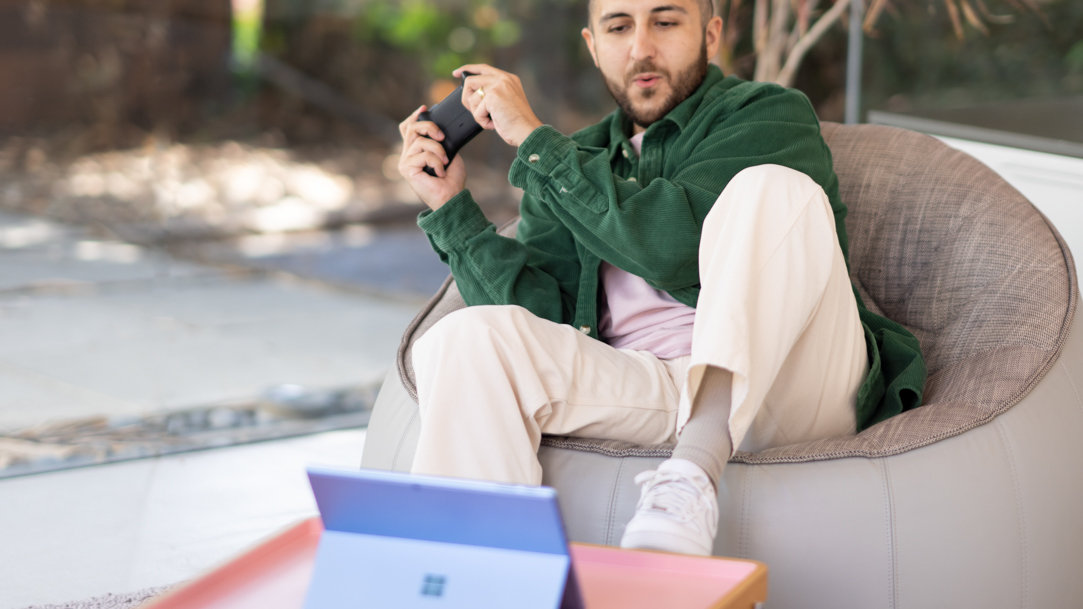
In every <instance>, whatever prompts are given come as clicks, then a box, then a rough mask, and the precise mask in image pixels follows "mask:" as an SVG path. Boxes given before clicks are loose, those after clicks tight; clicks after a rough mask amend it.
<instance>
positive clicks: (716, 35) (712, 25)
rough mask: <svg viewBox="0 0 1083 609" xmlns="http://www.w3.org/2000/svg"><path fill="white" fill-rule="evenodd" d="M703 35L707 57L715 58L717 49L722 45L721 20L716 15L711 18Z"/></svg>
mask: <svg viewBox="0 0 1083 609" xmlns="http://www.w3.org/2000/svg"><path fill="white" fill-rule="evenodd" d="M703 35H704V43H705V44H706V45H707V57H711V58H714V57H717V56H718V47H719V45H720V44H721V43H722V18H721V17H719V16H718V15H715V16H714V17H711V20H710V21H708V22H707V28H706V30H705V31H704V33H703Z"/></svg>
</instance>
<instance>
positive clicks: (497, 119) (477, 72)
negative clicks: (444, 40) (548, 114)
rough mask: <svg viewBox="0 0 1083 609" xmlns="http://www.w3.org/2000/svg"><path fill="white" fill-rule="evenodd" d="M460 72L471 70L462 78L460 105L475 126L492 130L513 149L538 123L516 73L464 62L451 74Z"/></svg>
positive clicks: (456, 74)
mask: <svg viewBox="0 0 1083 609" xmlns="http://www.w3.org/2000/svg"><path fill="white" fill-rule="evenodd" d="M463 72H472V73H473V74H472V75H471V76H468V77H466V80H465V81H463V106H466V109H467V110H469V111H470V113H471V114H473V115H474V120H476V121H477V122H478V124H479V125H481V126H482V127H484V128H485V129H492V130H495V131H496V133H497V135H499V136H500V137H501V139H503V140H504V141H505V142H507V143H508V144H509V145H511V146H515V147H516V148H518V147H519V144H522V143H523V140H525V139H526V138H527V136H528V135H530V134H531V133H532V132H533V131H534V130H535V129H537V128H538V127H540V126H541V125H542V122H541V121H540V120H538V117H537V116H536V115H535V114H534V111H533V110H532V109H531V108H530V102H529V101H527V99H526V92H524V91H523V84H522V83H521V82H520V81H519V77H518V76H516V75H514V74H511V73H509V72H505V71H503V70H498V69H496V68H494V67H492V66H488V65H485V64H470V65H465V66H463V67H461V68H459V69H458V70H455V72H454V74H455V76H462V74H463Z"/></svg>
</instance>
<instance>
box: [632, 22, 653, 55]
mask: <svg viewBox="0 0 1083 609" xmlns="http://www.w3.org/2000/svg"><path fill="white" fill-rule="evenodd" d="M655 48H656V47H655V43H654V37H653V36H652V34H651V30H650V26H649V25H648V26H646V27H637V28H636V30H635V34H634V36H633V37H632V51H631V54H632V59H633V60H635V61H642V60H644V59H650V58H652V57H654V52H655Z"/></svg>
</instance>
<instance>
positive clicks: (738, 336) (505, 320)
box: [412, 165, 868, 484]
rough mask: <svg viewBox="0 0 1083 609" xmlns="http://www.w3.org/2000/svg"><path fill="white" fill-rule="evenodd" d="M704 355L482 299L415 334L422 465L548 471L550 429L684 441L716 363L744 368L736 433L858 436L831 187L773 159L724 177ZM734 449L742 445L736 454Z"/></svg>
mask: <svg viewBox="0 0 1083 609" xmlns="http://www.w3.org/2000/svg"><path fill="white" fill-rule="evenodd" d="M699 252H700V260H699V268H700V283H701V291H700V296H699V302H698V303H697V307H696V319H695V327H694V330H693V339H692V354H691V355H690V356H688V357H681V358H677V359H673V360H661V359H659V358H657V357H655V356H654V355H652V354H651V353H648V352H645V351H630V350H621V349H615V348H613V347H610V346H609V345H607V344H605V343H603V342H601V341H598V340H595V339H592V338H590V337H588V336H586V335H585V334H583V333H581V332H579V331H578V330H576V329H575V328H572V327H571V326H568V325H562V324H556V323H553V322H550V321H547V320H544V319H541V318H539V317H536V316H534V315H533V314H531V313H530V312H529V311H527V310H526V309H523V308H521V307H517V306H475V307H467V308H465V309H461V310H459V311H456V312H454V313H452V314H450V315H448V316H447V317H445V318H444V319H442V320H440V321H439V322H438V323H437V324H436V325H434V326H433V327H432V328H431V329H430V330H429V331H428V332H427V333H425V335H424V336H423V337H421V339H419V340H418V341H417V343H416V344H415V345H414V360H413V363H414V369H415V370H416V374H417V388H418V401H419V403H420V415H421V433H420V436H419V439H418V448H417V453H416V454H415V456H414V462H413V468H412V471H414V472H415V473H425V474H436V475H446V476H458V477H465V478H478V479H485V480H495V481H503V482H514V483H522V484H540V483H541V479H542V471H541V465H540V463H539V462H538V458H537V452H538V447H539V445H540V442H541V437H542V434H553V435H570V436H581V437H592V438H604V439H612V440H623V441H626V442H634V443H637V444H645V445H650V444H658V443H663V442H668V441H674V440H676V441H678V442H679V441H680V439H679V431H680V429H681V428H682V427H683V426H684V424H685V423H686V422H687V421H688V419H689V417H691V416H695V412H694V411H693V408H692V405H693V404H695V403H696V394H697V392H698V389H699V386H700V384H701V382H702V379H703V378H704V375H705V374H711V373H713V371H714V370H716V369H723V370H727V371H729V372H730V373H732V375H733V378H732V385H731V386H732V396H731V407H730V416H729V429H728V430H726V429H720V430H719V433H727V432H728V433H729V434H730V438H731V440H732V442H731V444H730V445H731V446H734V447H739V448H740V449H741V450H749V451H756V450H763V449H766V448H770V447H773V446H781V445H785V444H791V443H795V442H803V441H808V440H813V439H819V438H827V437H833V436H839V435H845V434H852V433H854V430H855V414H854V400H855V396H856V393H857V388H858V386H859V385H860V383H861V381H862V380H863V379H864V376H865V374H866V371H867V367H868V360H867V354H866V348H865V339H864V334H863V331H862V327H861V323H860V321H859V319H858V313H857V304H856V301H855V300H854V296H853V292H852V288H851V285H850V279H849V275H848V273H847V269H846V264H845V261H844V259H843V256H842V251H841V249H840V248H839V244H838V238H837V236H836V233H835V223H834V217H833V215H832V212H831V207H830V204H829V202H828V200H827V196H826V195H825V194H824V191H823V189H821V188H820V187H819V185H817V184H816V183H815V182H814V181H812V180H811V179H810V178H809V177H808V176H806V175H805V174H802V173H799V172H797V171H794V170H791V169H787V168H784V167H780V166H777V165H763V166H758V167H753V168H749V169H746V170H745V171H743V172H741V173H740V174H738V175H737V176H736V177H734V178H733V180H731V181H730V183H729V185H727V186H726V189H725V190H723V191H722V194H721V195H719V197H718V200H717V201H716V203H715V205H714V207H713V208H712V209H711V211H710V213H709V214H708V215H707V218H706V220H705V222H704V225H703V232H702V235H701V239H700V249H699ZM728 457H729V455H726V458H728Z"/></svg>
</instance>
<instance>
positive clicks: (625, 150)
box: [620, 148, 631, 158]
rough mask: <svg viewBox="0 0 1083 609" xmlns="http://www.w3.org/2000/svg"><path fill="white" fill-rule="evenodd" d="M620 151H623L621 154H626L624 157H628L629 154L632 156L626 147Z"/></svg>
mask: <svg viewBox="0 0 1083 609" xmlns="http://www.w3.org/2000/svg"><path fill="white" fill-rule="evenodd" d="M620 152H621V154H623V155H624V158H628V157H629V156H631V155H630V154H628V149H627V148H624V149H623V150H621V151H620Z"/></svg>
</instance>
